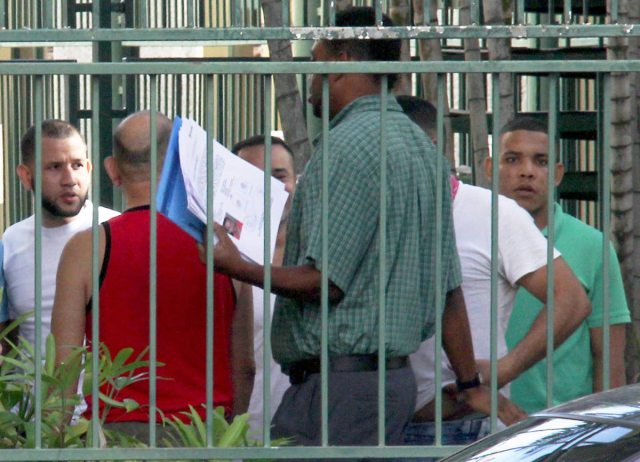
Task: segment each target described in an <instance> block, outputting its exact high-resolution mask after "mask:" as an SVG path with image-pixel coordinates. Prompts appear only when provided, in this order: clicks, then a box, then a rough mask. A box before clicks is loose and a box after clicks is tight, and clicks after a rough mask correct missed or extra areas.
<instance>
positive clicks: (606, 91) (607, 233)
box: [600, 74, 612, 390]
mask: <svg viewBox="0 0 640 462" xmlns="http://www.w3.org/2000/svg"><path fill="white" fill-rule="evenodd" d="M601 130H602V144H601V146H602V155H601V159H602V164H601V166H600V174H601V175H602V181H601V184H602V191H601V194H600V206H601V210H600V213H601V217H602V218H601V220H600V222H601V223H602V234H603V239H602V303H603V306H602V318H603V321H602V345H603V347H602V354H603V358H602V389H603V390H607V389H609V387H610V386H611V381H610V358H611V354H610V351H609V350H610V348H611V342H610V332H609V329H610V319H609V316H610V311H611V306H610V304H611V300H610V297H609V295H610V286H609V281H610V277H609V258H610V255H609V254H610V245H609V242H611V194H610V190H611V179H610V178H611V176H610V171H611V142H610V140H611V139H612V138H611V74H604V76H603V96H602V126H601Z"/></svg>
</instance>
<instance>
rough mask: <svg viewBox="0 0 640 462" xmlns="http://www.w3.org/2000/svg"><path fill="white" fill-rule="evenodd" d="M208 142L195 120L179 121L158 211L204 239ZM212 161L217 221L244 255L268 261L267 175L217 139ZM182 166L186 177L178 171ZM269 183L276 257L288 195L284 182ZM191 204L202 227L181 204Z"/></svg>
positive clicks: (159, 193) (161, 189)
mask: <svg viewBox="0 0 640 462" xmlns="http://www.w3.org/2000/svg"><path fill="white" fill-rule="evenodd" d="M206 146H207V133H206V132H205V130H203V129H202V127H200V126H199V125H198V124H197V123H195V122H194V121H193V120H190V119H182V120H181V123H180V124H178V123H177V122H176V125H174V133H172V138H171V142H170V145H169V149H168V151H167V156H166V159H165V165H164V168H163V171H162V176H161V181H160V186H159V187H158V210H159V211H161V212H162V213H164V214H165V215H167V216H168V217H169V218H170V219H172V220H174V221H175V222H176V223H178V224H179V225H180V226H182V227H183V228H184V229H185V230H186V231H187V232H189V233H190V234H191V235H192V236H194V238H196V239H197V240H199V241H201V240H202V231H203V230H204V228H205V226H204V224H205V223H206V221H207V167H208V165H207V148H206ZM176 151H177V153H176ZM212 160H213V162H212V164H213V219H214V221H215V222H216V223H218V224H219V225H221V226H222V227H223V228H224V230H226V232H227V234H228V236H229V239H230V240H231V242H233V243H234V244H235V245H236V246H237V247H238V249H239V251H240V252H241V253H242V255H243V256H244V257H246V258H248V259H250V260H252V261H254V262H256V263H259V264H264V251H263V245H264V241H265V221H266V220H265V211H264V190H265V188H264V186H265V178H264V175H265V173H264V172H263V171H262V170H260V169H258V168H257V167H255V166H253V165H251V164H249V163H248V162H246V161H244V160H243V159H240V158H239V157H237V156H235V155H234V154H233V153H231V152H230V151H229V150H228V149H226V148H225V147H224V146H222V145H221V144H220V143H218V142H217V141H215V140H213V159H212ZM176 170H179V171H180V172H181V175H177V174H176ZM268 181H269V185H270V188H271V195H270V200H269V202H268V205H267V206H268V207H269V205H270V207H269V208H268V210H270V226H269V230H270V239H269V241H270V251H271V255H273V250H274V248H275V242H276V236H277V232H278V226H279V224H280V219H281V217H282V212H283V210H284V206H285V203H286V201H287V197H288V193H287V192H286V191H285V190H284V184H283V183H281V182H280V181H278V180H276V179H275V178H271V177H268ZM180 188H182V190H180ZM176 189H178V191H177V192H176V191H175V190H176ZM178 196H183V200H181V201H178V200H176V199H175V198H176V197H178ZM185 206H186V208H188V212H187V213H188V215H190V217H194V218H197V221H198V222H199V223H200V225H199V226H196V225H194V223H193V220H185V219H184V216H185V212H186V210H184V209H182V210H181V207H185ZM189 212H190V213H189ZM190 217H189V216H187V218H190ZM174 218H176V219H174Z"/></svg>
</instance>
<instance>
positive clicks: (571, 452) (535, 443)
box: [446, 418, 640, 462]
mask: <svg viewBox="0 0 640 462" xmlns="http://www.w3.org/2000/svg"><path fill="white" fill-rule="evenodd" d="M636 453H640V432H638V430H635V429H632V428H628V427H624V426H617V425H607V424H603V423H596V422H585V421H580V420H572V419H564V418H537V419H531V420H527V421H525V422H523V423H521V424H519V425H515V426H514V427H511V428H510V429H507V430H506V431H504V432H500V433H498V434H496V435H493V436H491V437H489V438H485V439H484V440H482V441H480V442H478V443H476V444H473V445H471V446H470V447H468V448H466V449H464V450H463V451H461V452H460V453H458V454H456V455H454V456H451V457H450V458H448V459H446V461H447V462H454V461H459V462H461V461H474V462H484V461H487V462H488V461H492V462H499V461H505V462H506V461H509V462H513V461H527V462H533V461H540V462H542V461H551V460H553V461H562V462H569V461H572V462H591V461H593V462H595V461H598V462H600V461H612V462H613V461H624V460H627V459H628V458H629V457H630V456H632V455H633V454H636Z"/></svg>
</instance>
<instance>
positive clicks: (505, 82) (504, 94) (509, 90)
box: [482, 0, 514, 127]
mask: <svg viewBox="0 0 640 462" xmlns="http://www.w3.org/2000/svg"><path fill="white" fill-rule="evenodd" d="M482 8H483V13H484V23H485V24H486V25H490V26H494V25H495V26H497V25H504V24H505V19H504V18H505V12H504V10H503V5H502V0H484V1H483V2H482ZM487 49H488V50H489V59H490V60H492V61H498V60H499V61H510V60H511V40H510V39H502V38H500V39H487ZM513 115H514V98H513V74H510V73H507V72H503V73H501V74H500V120H499V121H497V122H496V121H494V123H498V127H502V126H503V125H504V124H505V123H506V122H507V121H509V120H511V119H512V118H513Z"/></svg>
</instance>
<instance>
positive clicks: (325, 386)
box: [320, 75, 329, 446]
mask: <svg viewBox="0 0 640 462" xmlns="http://www.w3.org/2000/svg"><path fill="white" fill-rule="evenodd" d="M321 226H322V262H321V265H320V266H321V267H322V268H321V272H322V281H321V288H320V290H321V292H320V296H321V298H320V300H321V310H322V339H321V353H320V375H321V377H320V378H321V387H322V389H321V397H322V399H321V403H322V406H321V407H322V409H321V424H322V434H321V435H322V446H327V445H328V444H329V432H328V426H329V262H328V261H327V259H328V258H329V239H328V237H329V76H328V75H323V76H322V224H321Z"/></svg>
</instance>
